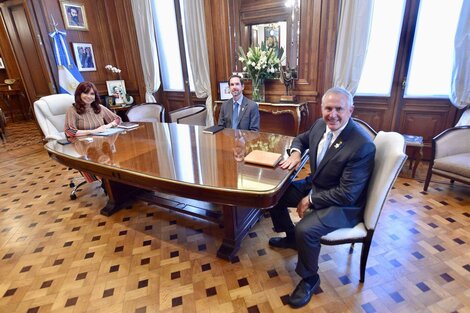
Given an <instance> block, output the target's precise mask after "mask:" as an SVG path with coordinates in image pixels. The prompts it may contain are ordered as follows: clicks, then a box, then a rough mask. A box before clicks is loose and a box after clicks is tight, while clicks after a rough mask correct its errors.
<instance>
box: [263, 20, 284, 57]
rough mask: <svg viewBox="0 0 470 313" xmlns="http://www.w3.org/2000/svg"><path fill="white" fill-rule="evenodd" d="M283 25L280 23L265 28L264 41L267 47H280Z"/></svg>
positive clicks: (275, 48)
mask: <svg viewBox="0 0 470 313" xmlns="http://www.w3.org/2000/svg"><path fill="white" fill-rule="evenodd" d="M280 33H281V27H280V26H279V25H273V26H268V27H265V28H264V43H265V45H266V47H267V48H273V49H274V50H276V51H277V50H278V49H279V43H280V42H281V38H280Z"/></svg>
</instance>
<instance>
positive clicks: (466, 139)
mask: <svg viewBox="0 0 470 313" xmlns="http://www.w3.org/2000/svg"><path fill="white" fill-rule="evenodd" d="M433 174H435V175H439V176H443V177H446V178H449V179H450V181H451V183H453V182H454V181H455V180H456V181H459V182H462V183H466V184H470V126H459V127H453V128H449V129H446V130H445V131H443V132H442V133H440V134H439V135H437V136H436V137H434V138H433V139H432V156H431V161H430V162H429V168H428V173H427V175H426V180H425V182H424V191H427V190H428V187H429V183H430V182H431V177H432V175H433Z"/></svg>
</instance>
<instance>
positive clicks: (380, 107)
mask: <svg viewBox="0 0 470 313" xmlns="http://www.w3.org/2000/svg"><path fill="white" fill-rule="evenodd" d="M390 106H391V104H390V99H389V98H384V97H361V96H356V97H354V113H353V116H354V117H357V118H360V119H361V120H363V121H364V122H366V123H367V124H369V125H370V126H371V127H372V128H374V129H375V130H376V131H380V130H383V131H390V130H391V120H392V114H393V111H392V110H391V109H390Z"/></svg>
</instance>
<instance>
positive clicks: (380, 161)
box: [321, 131, 406, 282]
mask: <svg viewBox="0 0 470 313" xmlns="http://www.w3.org/2000/svg"><path fill="white" fill-rule="evenodd" d="M374 143H375V146H376V152H375V165H374V170H373V172H372V176H371V179H370V182H369V187H368V190H367V202H366V207H365V210H364V221H363V222H361V223H359V224H357V225H356V226H354V227H353V228H340V229H337V230H335V231H333V232H331V233H329V234H327V235H325V236H323V237H322V238H321V243H322V244H324V245H339V244H345V243H352V244H354V243H356V242H361V243H362V252H361V264H360V275H361V276H360V281H361V282H364V278H365V277H364V276H365V271H366V264H367V257H368V255H369V250H370V246H371V243H372V236H373V235H374V231H375V229H376V227H377V222H378V220H379V216H380V213H381V212H382V208H383V206H384V204H385V200H386V199H387V196H388V194H389V192H390V189H392V186H393V184H394V183H395V180H396V178H397V176H398V174H399V173H400V171H401V169H402V167H403V164H404V163H405V161H406V154H405V139H404V138H403V136H402V135H400V134H398V133H395V132H383V131H381V132H379V133H378V134H377V136H376V137H375V139H374Z"/></svg>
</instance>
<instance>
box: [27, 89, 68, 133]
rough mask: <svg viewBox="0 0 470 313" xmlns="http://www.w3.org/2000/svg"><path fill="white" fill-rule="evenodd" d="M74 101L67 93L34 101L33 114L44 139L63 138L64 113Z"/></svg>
mask: <svg viewBox="0 0 470 313" xmlns="http://www.w3.org/2000/svg"><path fill="white" fill-rule="evenodd" d="M74 102H75V99H74V97H73V96H72V95H69V94H56V95H50V96H45V97H42V98H40V99H39V100H36V101H35V102H34V115H35V116H36V120H37V122H38V124H39V127H40V128H41V131H42V133H43V134H44V137H45V140H48V141H49V140H52V139H64V138H65V134H64V126H65V113H66V112H67V110H68V109H69V108H70V107H72V106H73V103H74Z"/></svg>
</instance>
